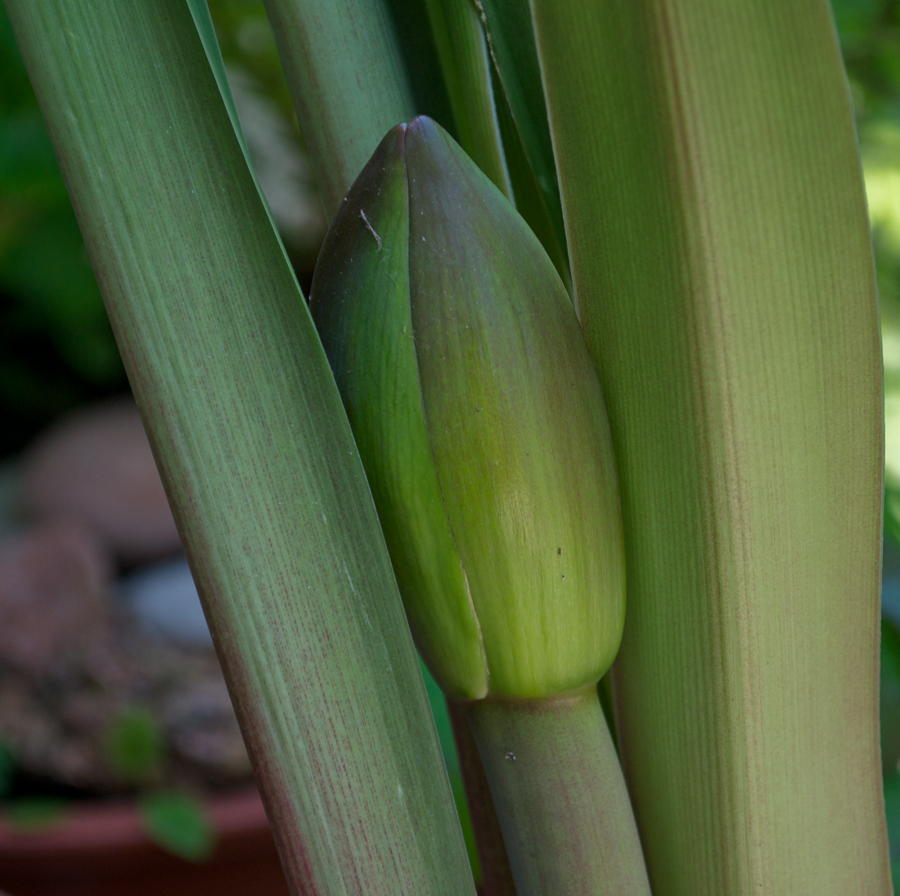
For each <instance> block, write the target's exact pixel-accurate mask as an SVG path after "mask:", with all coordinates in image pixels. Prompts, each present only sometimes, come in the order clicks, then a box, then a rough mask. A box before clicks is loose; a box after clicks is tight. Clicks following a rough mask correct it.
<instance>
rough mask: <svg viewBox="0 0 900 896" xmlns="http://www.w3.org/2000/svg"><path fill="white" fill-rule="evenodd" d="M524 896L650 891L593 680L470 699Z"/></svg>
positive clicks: (599, 895)
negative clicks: (567, 687)
mask: <svg viewBox="0 0 900 896" xmlns="http://www.w3.org/2000/svg"><path fill="white" fill-rule="evenodd" d="M466 715H467V717H468V720H469V725H470V726H471V729H472V733H473V735H474V736H475V741H476V743H477V744H478V751H479V753H480V754H481V759H482V762H483V763H484V770H485V773H486V774H487V777H488V781H489V782H490V786H491V794H492V795H493V798H494V805H495V806H496V809H497V815H498V817H499V819H500V827H501V828H502V830H503V837H504V839H505V841H506V850H507V853H508V855H509V860H510V864H511V866H512V871H513V877H514V878H515V882H516V888H517V890H518V892H519V896H575V894H579V896H580V894H584V896H588V894H590V896H605V894H610V896H613V894H614V896H632V894H633V896H638V894H641V896H644V894H646V896H649V893H650V886H649V884H648V882H647V872H646V870H645V868H644V857H643V854H642V852H641V845H640V841H639V840H638V834H637V827H636V826H635V823H634V816H633V814H632V811H631V804H630V803H629V801H628V792H627V791H626V789H625V780H624V778H623V776H622V770H621V768H620V766H619V761H618V759H617V758H616V751H615V748H614V747H613V743H612V740H611V738H610V736H609V730H608V729H607V727H606V722H605V720H604V718H603V712H602V710H601V709H600V703H599V701H598V699H597V691H596V688H594V687H591V688H590V689H588V690H585V691H582V692H581V693H579V694H576V695H574V696H567V697H561V698H557V699H551V700H535V701H508V700H480V701H477V702H474V703H470V704H468V705H467V707H466Z"/></svg>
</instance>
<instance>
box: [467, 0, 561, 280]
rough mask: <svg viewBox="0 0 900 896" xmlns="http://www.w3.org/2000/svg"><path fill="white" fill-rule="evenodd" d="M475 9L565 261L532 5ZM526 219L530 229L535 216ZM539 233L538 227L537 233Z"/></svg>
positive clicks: (513, 2)
mask: <svg viewBox="0 0 900 896" xmlns="http://www.w3.org/2000/svg"><path fill="white" fill-rule="evenodd" d="M475 5H476V6H477V7H479V9H480V11H481V14H482V23H483V25H484V29H485V35H486V37H487V40H488V45H489V47H490V50H491V56H492V57H493V60H494V63H495V65H496V68H497V73H498V74H499V77H500V83H501V84H502V85H503V91H504V93H505V96H506V100H507V102H508V104H509V109H510V112H511V114H512V119H513V122H514V123H515V128H516V131H517V133H518V135H519V140H520V141H521V144H522V150H523V152H524V155H525V158H527V159H528V162H529V164H530V166H531V170H532V172H533V174H532V176H533V177H534V179H535V181H536V183H537V186H538V191H539V196H540V197H541V204H542V205H543V210H542V212H541V213H540V217H546V218H547V219H548V220H549V222H550V226H551V227H552V229H553V231H554V233H555V243H556V244H557V246H559V247H562V253H563V256H564V257H565V245H566V234H565V228H564V226H563V216H562V205H561V202H560V197H559V187H558V185H557V182H556V165H555V162H554V158H553V143H552V140H551V137H550V128H549V125H548V123H547V108H546V104H545V99H544V91H543V87H542V84H541V71H540V63H539V61H538V55H537V47H536V45H535V40H534V31H533V29H532V25H531V13H530V9H529V5H528V0H475ZM507 142H509V141H507ZM520 183H521V186H520V185H519V183H516V182H515V181H514V183H513V186H514V187H515V189H516V197H517V200H518V196H519V193H520V192H522V191H523V190H525V189H528V186H527V180H526V178H524V177H523V178H522V179H521V181H520ZM525 217H526V220H528V222H529V224H531V222H532V218H531V216H529V215H526V216H525ZM532 226H534V225H532ZM539 229H540V228H538V227H535V230H539ZM542 242H544V245H545V246H546V247H547V251H548V252H549V253H550V256H551V257H552V258H554V261H555V260H556V259H555V256H556V254H557V252H558V250H554V249H553V247H552V243H550V241H549V240H548V239H545V240H542ZM564 279H565V278H564Z"/></svg>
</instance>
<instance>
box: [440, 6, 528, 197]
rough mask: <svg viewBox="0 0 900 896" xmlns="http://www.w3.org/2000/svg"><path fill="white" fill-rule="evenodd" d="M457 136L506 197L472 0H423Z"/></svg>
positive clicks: (508, 189)
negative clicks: (426, 8)
mask: <svg viewBox="0 0 900 896" xmlns="http://www.w3.org/2000/svg"><path fill="white" fill-rule="evenodd" d="M426 6H427V7H428V16H429V19H430V21H431V30H432V33H433V34H434V37H435V43H436V44H437V49H438V56H439V58H440V60H441V68H442V70H443V72H444V81H445V83H446V84H447V90H448V93H449V94H450V105H451V106H452V108H453V118H454V120H455V122H456V133H457V135H458V136H457V139H458V141H459V144H460V146H462V148H463V149H464V150H465V151H466V152H467V153H468V154H469V156H470V157H471V158H472V160H473V161H474V162H475V164H476V165H478V167H479V168H481V170H482V171H483V172H484V173H485V174H486V175H487V176H488V177H489V178H490V179H491V181H492V182H493V183H494V185H495V186H496V187H497V189H499V190H500V191H501V192H502V193H503V194H504V195H505V196H506V197H507V199H510V200H512V184H511V183H510V180H509V172H508V171H507V167H506V157H505V155H504V152H503V141H502V139H501V137H500V124H499V122H498V120H497V108H496V104H495V102H494V89H493V84H492V81H491V73H492V72H491V70H492V65H491V60H490V56H489V55H488V46H487V40H486V39H485V35H484V32H483V30H482V28H481V20H480V18H479V16H478V13H477V12H476V10H475V7H474V6H473V5H472V2H471V0H426Z"/></svg>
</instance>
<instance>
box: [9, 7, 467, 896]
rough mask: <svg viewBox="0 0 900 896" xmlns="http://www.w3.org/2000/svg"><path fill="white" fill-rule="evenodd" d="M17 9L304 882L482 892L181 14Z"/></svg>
mask: <svg viewBox="0 0 900 896" xmlns="http://www.w3.org/2000/svg"><path fill="white" fill-rule="evenodd" d="M7 9H8V11H9V13H10V18H11V20H12V22H13V27H14V29H15V31H16V37H17V40H18V42H19V46H20V47H21V48H22V54H23V58H24V59H25V62H26V65H27V66H28V67H29V74H30V76H31V78H32V82H33V84H34V86H35V92H36V94H37V96H38V100H39V102H40V103H41V106H42V109H43V112H44V114H45V116H46V118H47V120H48V124H49V128H50V133H51V137H52V138H53V141H54V146H55V149H56V151H57V153H58V155H59V156H60V158H61V159H62V167H63V170H64V171H65V172H66V177H67V186H68V188H69V191H70V193H71V194H72V196H73V200H74V204H75V206H76V208H77V210H78V215H79V221H80V224H81V226H82V230H83V232H84V233H85V236H86V244H87V247H88V252H89V254H90V256H91V260H92V263H93V265H94V269H95V271H96V272H97V273H98V279H99V281H100V285H101V291H102V292H103V295H104V301H105V303H106V307H107V310H108V312H109V314H110V317H111V320H112V324H113V328H114V330H115V332H116V338H117V340H118V343H119V345H120V347H121V349H122V354H123V358H124V360H125V364H126V368H127V371H128V374H129V377H130V380H131V383H132V387H133V389H134V392H135V396H136V398H137V401H138V405H139V407H140V409H141V412H142V415H143V420H144V423H145V426H146V429H147V431H148V435H149V438H150V442H151V444H152V447H153V450H154V454H155V457H156V461H157V464H158V466H159V468H160V472H161V476H162V479H163V482H164V484H165V486H166V489H167V492H168V497H169V500H170V504H171V506H172V508H173V512H174V515H175V518H176V521H177V523H178V526H179V530H180V533H181V536H182V541H183V544H184V546H185V550H186V552H187V555H188V559H189V561H190V564H191V568H192V572H193V575H194V580H195V582H196V583H197V585H198V590H199V592H200V596H201V600H202V601H203V604H204V609H205V612H206V616H207V620H208V622H209V624H210V629H211V631H212V635H213V639H214V642H215V644H216V647H217V651H218V655H219V658H220V660H221V663H222V667H223V670H224V673H225V676H226V679H227V681H228V684H229V689H230V693H231V695H232V698H233V700H234V703H235V708H236V712H237V715H238V720H239V722H240V724H241V728H242V732H243V735H244V738H245V741H246V743H247V745H248V749H249V752H250V755H251V756H252V757H253V760H254V761H255V763H256V771H257V778H258V781H259V783H260V788H261V790H262V791H263V793H264V796H265V798H266V804H267V809H268V813H269V819H270V822H271V824H272V828H273V832H274V834H275V838H276V842H277V844H278V847H279V852H280V854H281V856H282V860H283V863H284V868H285V874H286V876H287V878H288V880H289V882H290V883H291V886H293V887H294V889H302V888H308V887H312V888H314V889H318V890H320V891H323V892H342V891H364V892H366V893H368V894H373V896H375V894H394V893H396V892H398V890H405V891H408V892H429V893H434V894H447V896H449V894H453V896H457V894H460V893H465V892H471V891H472V881H471V874H470V871H469V867H468V862H467V860H466V855H465V848H464V844H463V841H462V836H461V833H460V830H459V825H458V822H457V819H456V815H455V812H454V807H453V800H452V795H451V793H450V788H449V785H448V784H447V780H446V776H445V775H444V773H443V769H442V763H441V758H440V751H439V747H438V743H437V738H436V736H435V734H434V729H433V726H432V724H431V721H430V716H429V713H428V705H427V700H426V696H425V691H424V687H423V685H422V680H421V676H420V675H419V672H418V665H417V660H416V656H415V651H414V649H413V646H412V642H411V639H410V636H409V628H408V625H407V622H406V619H405V616H404V614H403V608H402V604H401V602H400V598H399V594H398V592H397V586H396V581H395V579H394V576H393V572H392V570H391V566H390V560H389V557H388V555H387V551H386V549H385V545H384V540H383V536H382V535H381V530H380V527H379V524H378V519H377V515H376V513H375V509H374V507H373V504H372V498H371V494H370V492H369V489H368V485H367V483H366V479H365V475H364V472H363V469H362V465H361V463H360V461H359V457H358V454H357V452H356V448H355V445H354V442H353V438H352V435H351V433H350V429H349V425H348V423H347V420H346V416H345V414H344V412H343V409H342V405H341V402H340V396H339V395H338V392H337V389H336V387H335V384H334V381H333V378H332V377H331V374H330V372H329V369H328V364H327V360H326V358H325V356H324V353H323V352H322V349H321V346H320V343H319V340H318V337H317V335H316V333H315V329H314V327H313V325H312V321H311V320H310V317H309V314H308V312H307V309H306V305H305V302H304V300H303V296H302V295H301V293H300V291H299V289H298V287H297V283H296V280H295V278H294V275H293V272H292V271H291V270H290V268H289V266H288V264H287V262H286V261H285V258H284V254H283V251H282V248H281V245H280V243H279V241H278V239H277V237H276V235H275V233H274V231H273V229H272V226H271V222H270V220H269V218H268V216H267V214H266V211H265V208H264V206H263V205H262V203H261V202H260V198H259V194H258V191H257V187H256V184H255V183H254V181H253V178H252V176H251V174H250V172H249V170H248V168H247V164H246V160H245V158H244V156H243V153H242V150H241V147H240V145H239V143H238V141H237V139H236V137H235V131H234V128H233V125H232V123H231V121H230V120H229V118H228V114H227V111H226V109H225V106H224V105H223V103H222V100H221V95H220V91H219V88H218V86H217V84H216V82H215V79H214V77H213V74H212V72H211V70H210V68H209V64H208V61H207V57H206V54H205V52H204V49H203V46H202V44H201V42H200V40H199V38H198V36H197V32H196V28H195V25H194V22H193V20H192V18H191V15H190V12H189V10H188V8H187V6H186V5H185V4H184V3H182V2H181V0H153V2H151V3H147V2H145V0H123V2H120V3H118V4H117V6H116V13H115V15H109V14H107V12H106V11H103V10H101V9H100V7H99V6H97V5H93V4H92V3H91V2H88V3H83V4H74V5H73V4H70V3H67V2H64V0H27V2H20V0H11V2H9V3H8V4H7Z"/></svg>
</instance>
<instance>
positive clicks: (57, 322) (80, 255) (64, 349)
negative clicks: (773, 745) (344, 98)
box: [0, 0, 900, 893]
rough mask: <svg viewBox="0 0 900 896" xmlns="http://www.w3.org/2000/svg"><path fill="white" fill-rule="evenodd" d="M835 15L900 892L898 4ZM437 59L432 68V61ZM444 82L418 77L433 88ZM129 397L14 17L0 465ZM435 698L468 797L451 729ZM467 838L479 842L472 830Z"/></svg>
mask: <svg viewBox="0 0 900 896" xmlns="http://www.w3.org/2000/svg"><path fill="white" fill-rule="evenodd" d="M832 2H833V9H834V13H835V19H836V22H837V26H838V31H839V36H840V41H841V47H842V51H843V54H844V58H845V61H846V65H847V73H848V79H849V83H850V91H851V96H852V99H853V104H854V110H855V114H856V118H857V122H858V125H859V131H860V145H861V151H862V157H863V164H864V170H865V175H866V188H867V192H868V196H869V208H870V215H871V219H872V225H873V238H874V245H875V256H876V265H877V271H878V284H879V290H880V295H881V313H882V338H883V344H884V360H885V392H886V397H885V411H886V423H885V430H886V462H885V470H886V490H885V530H886V541H885V583H884V595H883V609H884V619H883V625H882V683H881V695H882V751H883V759H884V772H885V797H886V804H887V812H888V822H889V829H890V836H891V845H892V853H891V854H892V862H893V863H894V872H895V873H894V879H895V881H900V772H898V770H897V765H898V761H900V0H832ZM393 5H394V8H395V10H397V11H399V12H400V13H403V11H404V10H406V13H409V15H407V16H406V17H405V21H406V22H407V23H408V24H409V23H412V24H409V27H408V28H406V31H408V32H409V33H408V34H406V35H405V39H406V43H408V44H411V43H414V42H415V40H418V41H419V42H421V40H427V37H423V36H422V35H427V31H425V30H424V22H423V20H422V19H421V16H419V18H418V19H415V20H414V19H413V18H410V15H411V10H413V9H417V8H418V9H419V11H420V12H421V9H420V7H421V4H418V5H417V4H414V3H413V2H412V0H393ZM210 7H211V11H212V13H213V18H214V20H215V23H216V29H217V32H218V35H219V40H220V44H221V47H222V52H223V55H224V57H225V60H226V63H227V65H228V69H229V80H230V81H231V84H232V90H233V92H234V94H235V102H236V104H237V107H238V111H239V113H240V115H241V119H242V122H243V123H244V128H245V132H246V136H247V140H248V144H249V146H250V150H251V154H252V155H253V158H254V162H255V164H256V166H257V169H258V174H259V176H260V181H261V183H262V185H263V189H264V190H265V192H266V194H267V197H268V198H269V202H270V205H271V206H272V210H273V215H274V216H275V219H276V221H277V223H278V225H279V228H280V230H281V232H282V236H283V238H284V240H285V243H286V246H287V248H288V252H289V255H290V257H291V260H292V262H293V263H294V266H295V268H296V270H297V273H298V277H299V279H300V282H301V285H303V287H304V290H305V291H306V292H307V293H308V286H309V281H310V279H311V275H312V268H313V265H314V263H315V257H316V253H317V251H318V246H319V244H320V242H321V238H322V236H323V234H324V226H325V223H324V218H323V215H322V211H321V205H320V203H319V201H318V197H317V195H316V193H315V187H314V185H313V184H312V182H311V180H310V177H309V173H308V170H307V166H306V163H305V158H304V156H303V153H302V139H301V137H300V135H299V132H298V129H297V123H296V118H295V116H294V113H293V110H292V107H291V102H290V96H289V94H288V90H287V86H286V83H285V81H284V77H283V75H282V72H281V67H280V64H279V61H278V57H277V54H276V51H275V43H274V39H273V37H272V33H271V30H270V28H269V25H268V21H267V19H266V16H265V12H264V9H263V6H262V2H261V0H211V2H210ZM401 17H403V16H401ZM416 35H418V37H416ZM413 38H415V40H413ZM428 55H429V54H427V53H424V54H421V55H420V58H423V59H426V61H427V59H428ZM432 61H433V60H432ZM431 80H432V79H431V78H429V77H424V76H423V77H417V78H415V81H416V83H417V85H419V87H420V88H422V89H423V90H424V89H425V88H427V86H428V84H429V83H431ZM423 85H424V87H423ZM426 92H427V91H426ZM420 100H421V101H422V102H424V104H425V105H424V106H423V108H428V110H429V111H431V112H432V114H436V115H437V117H438V118H440V119H441V120H445V119H446V117H447V116H446V114H440V113H441V111H445V110H443V107H442V106H441V104H442V103H444V104H445V102H446V101H445V98H443V97H439V96H438V97H432V96H430V95H429V96H427V97H426V96H423V97H420ZM127 389H128V384H127V381H126V379H125V374H124V371H123V368H122V364H121V361H120V360H119V355H118V352H117V350H116V347H115V342H114V340H113V337H112V332H111V330H110V327H109V324H108V321H107V319H106V314H105V312H104V310H103V305H102V302H101V299H100V294H99V291H98V289H97V285H96V282H95V280H94V277H93V274H92V272H91V269H90V265H89V263H88V260H87V255H86V252H85V250H84V246H83V244H82V241H81V236H80V234H79V231H78V227H77V224H76V221H75V216H74V213H73V211H72V208H71V206H70V204H69V201H68V197H67V194H66V190H65V186H64V184H63V181H62V177H61V175H60V172H59V168H58V166H57V164H56V160H55V158H54V155H53V151H52V148H51V146H50V141H49V138H48V136H47V132H46V129H45V128H44V125H43V121H42V119H41V115H40V112H39V111H38V108H37V104H36V102H35V99H34V95H33V93H32V91H31V88H30V85H29V83H28V78H27V77H26V75H25V71H24V69H23V67H22V63H21V60H20V58H19V55H18V52H17V50H16V46H15V41H14V39H13V36H12V32H11V30H10V27H9V23H8V21H7V19H6V15H5V13H4V12H3V10H2V6H0V414H2V421H3V423H2V426H0V458H3V457H8V456H10V455H13V454H15V453H16V452H18V451H20V450H21V449H22V448H23V447H24V446H25V445H26V444H27V443H28V442H29V441H30V440H31V438H32V437H33V436H34V435H35V434H36V433H37V432H38V431H39V430H40V429H41V428H42V427H44V426H45V425H46V424H47V423H49V422H50V421H51V420H53V419H54V418H55V417H57V416H58V415H59V414H61V413H63V412H64V411H66V410H69V409H71V408H73V407H76V406H78V405H80V404H84V403H86V402H89V401H93V400H96V399H99V398H102V397H106V396H109V395H114V394H120V393H122V392H125V391H127ZM826 487H827V484H826ZM429 683H430V684H431V682H429ZM433 690H434V691H435V693H434V694H432V695H431V696H432V697H433V705H434V706H435V710H436V717H437V718H436V721H437V725H438V729H439V733H440V736H441V741H442V745H443V746H444V748H445V752H446V753H447V756H448V765H449V770H450V775H451V779H452V781H453V785H454V789H455V790H456V791H457V796H458V797H459V796H461V794H460V793H459V791H460V789H461V783H460V779H459V770H458V767H457V766H456V764H455V763H456V760H455V752H454V750H453V748H452V738H451V734H450V727H449V722H448V720H447V718H446V711H445V710H444V708H443V700H441V699H440V695H439V694H438V693H437V691H436V689H433ZM466 833H467V839H470V837H471V832H470V831H469V830H467V831H466ZM897 892H898V893H900V888H898V890H897Z"/></svg>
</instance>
